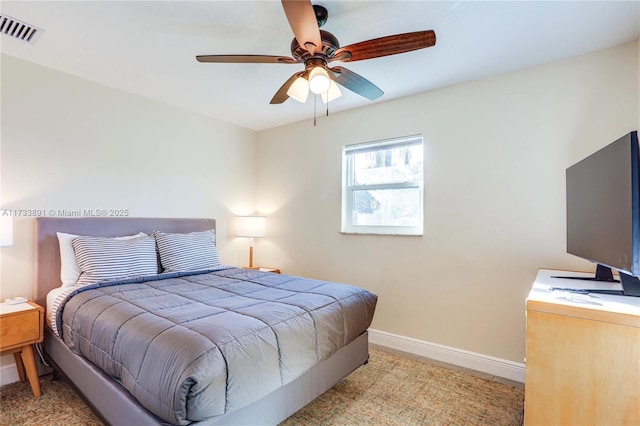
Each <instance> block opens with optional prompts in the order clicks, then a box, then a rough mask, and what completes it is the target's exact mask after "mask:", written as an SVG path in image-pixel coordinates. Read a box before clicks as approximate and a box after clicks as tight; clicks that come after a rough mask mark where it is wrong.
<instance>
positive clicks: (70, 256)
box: [56, 232, 147, 287]
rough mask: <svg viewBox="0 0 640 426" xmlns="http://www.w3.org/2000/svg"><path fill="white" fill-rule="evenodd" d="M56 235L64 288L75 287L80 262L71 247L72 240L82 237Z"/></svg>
mask: <svg viewBox="0 0 640 426" xmlns="http://www.w3.org/2000/svg"><path fill="white" fill-rule="evenodd" d="M56 234H57V235H58V244H60V280H61V281H62V287H73V286H74V285H76V283H77V282H78V277H79V276H80V272H81V271H80V266H78V261H77V260H76V254H75V252H74V251H73V245H71V240H73V239H74V238H76V237H80V236H81V235H75V234H65V233H64V232H56ZM143 235H147V234H145V233H144V232H140V233H139V234H136V235H125V236H122V237H115V239H117V240H128V239H131V238H137V237H141V236H143Z"/></svg>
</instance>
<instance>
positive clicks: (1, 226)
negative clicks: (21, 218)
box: [0, 216, 13, 247]
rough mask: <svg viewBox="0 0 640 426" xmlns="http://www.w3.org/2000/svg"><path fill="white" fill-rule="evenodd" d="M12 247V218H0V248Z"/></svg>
mask: <svg viewBox="0 0 640 426" xmlns="http://www.w3.org/2000/svg"><path fill="white" fill-rule="evenodd" d="M12 245H13V217H12V216H2V217H0V247H8V246H12Z"/></svg>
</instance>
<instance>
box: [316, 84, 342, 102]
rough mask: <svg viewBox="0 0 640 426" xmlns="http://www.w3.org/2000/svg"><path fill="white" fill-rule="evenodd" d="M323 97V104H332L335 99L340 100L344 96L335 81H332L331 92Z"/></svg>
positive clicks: (327, 92)
mask: <svg viewBox="0 0 640 426" xmlns="http://www.w3.org/2000/svg"><path fill="white" fill-rule="evenodd" d="M321 96H322V102H324V103H325V104H326V103H327V102H331V101H333V100H334V99H338V98H339V97H340V96H342V92H341V91H340V88H339V87H338V85H337V84H336V83H335V82H334V81H333V80H331V81H330V83H329V90H327V91H326V92H325V93H323V94H322V95H321Z"/></svg>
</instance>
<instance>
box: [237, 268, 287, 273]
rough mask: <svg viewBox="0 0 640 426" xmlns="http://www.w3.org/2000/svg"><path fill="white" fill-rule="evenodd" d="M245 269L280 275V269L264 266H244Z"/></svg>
mask: <svg viewBox="0 0 640 426" xmlns="http://www.w3.org/2000/svg"><path fill="white" fill-rule="evenodd" d="M242 268H243V269H251V270H254V271H263V272H273V273H274V274H279V273H280V269H278V268H265V267H263V266H243V267H242Z"/></svg>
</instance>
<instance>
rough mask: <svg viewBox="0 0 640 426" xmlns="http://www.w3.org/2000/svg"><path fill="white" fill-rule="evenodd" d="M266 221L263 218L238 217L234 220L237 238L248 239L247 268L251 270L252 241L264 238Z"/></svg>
mask: <svg viewBox="0 0 640 426" xmlns="http://www.w3.org/2000/svg"><path fill="white" fill-rule="evenodd" d="M266 225H267V219H266V218H265V217H263V216H239V217H237V218H236V232H237V235H238V237H246V238H249V239H250V240H249V268H253V239H254V238H260V237H266V236H267V233H266Z"/></svg>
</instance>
